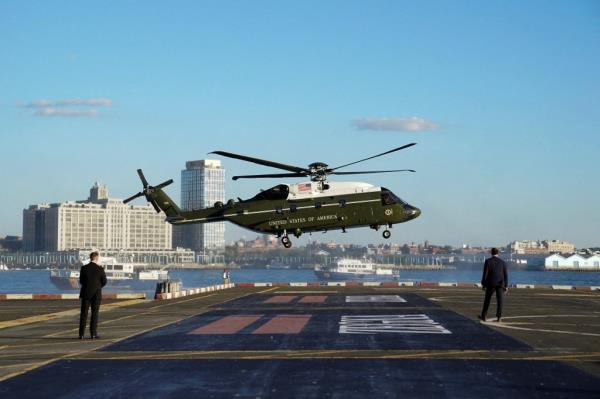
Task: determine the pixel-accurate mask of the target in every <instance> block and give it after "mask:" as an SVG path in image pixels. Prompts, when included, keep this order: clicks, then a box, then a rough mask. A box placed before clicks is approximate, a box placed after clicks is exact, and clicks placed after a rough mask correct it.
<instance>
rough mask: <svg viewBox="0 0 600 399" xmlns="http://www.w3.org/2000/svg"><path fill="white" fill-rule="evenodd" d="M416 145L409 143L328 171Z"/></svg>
mask: <svg viewBox="0 0 600 399" xmlns="http://www.w3.org/2000/svg"><path fill="white" fill-rule="evenodd" d="M416 144H417V143H410V144H406V145H403V146H401V147H398V148H394V149H393V150H389V151H386V152H382V153H381V154H377V155H373V156H372V157H369V158H365V159H361V160H360V161H356V162H351V163H347V164H346V165H342V166H338V167H335V168H333V169H329V171H334V170H336V169H340V168H345V167H346V166H350V165H354V164H356V163H359V162H364V161H368V160H369V159H373V158H377V157H380V156H382V155H387V154H391V153H392V152H396V151H400V150H403V149H405V148H408V147H412V146H413V145H416Z"/></svg>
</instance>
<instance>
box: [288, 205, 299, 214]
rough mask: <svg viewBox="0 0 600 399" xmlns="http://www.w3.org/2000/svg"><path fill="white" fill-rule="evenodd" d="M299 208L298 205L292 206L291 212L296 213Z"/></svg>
mask: <svg viewBox="0 0 600 399" xmlns="http://www.w3.org/2000/svg"><path fill="white" fill-rule="evenodd" d="M297 210H298V207H297V206H296V205H290V212H296V211H297Z"/></svg>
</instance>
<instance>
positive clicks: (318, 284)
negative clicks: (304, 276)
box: [306, 281, 321, 287]
mask: <svg viewBox="0 0 600 399" xmlns="http://www.w3.org/2000/svg"><path fill="white" fill-rule="evenodd" d="M306 285H307V286H309V287H318V286H320V285H321V283H320V282H318V281H316V282H315V281H309V282H308V283H306Z"/></svg>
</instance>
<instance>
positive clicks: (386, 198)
mask: <svg viewBox="0 0 600 399" xmlns="http://www.w3.org/2000/svg"><path fill="white" fill-rule="evenodd" d="M381 204H382V205H394V204H402V205H405V204H406V202H404V201H402V200H401V199H400V198H398V197H397V196H396V194H394V193H393V192H391V191H390V190H388V189H387V188H385V187H381Z"/></svg>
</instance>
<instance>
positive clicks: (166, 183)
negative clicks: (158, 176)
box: [154, 179, 173, 189]
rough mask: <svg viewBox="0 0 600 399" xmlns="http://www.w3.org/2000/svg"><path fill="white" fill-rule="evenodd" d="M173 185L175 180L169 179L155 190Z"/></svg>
mask: <svg viewBox="0 0 600 399" xmlns="http://www.w3.org/2000/svg"><path fill="white" fill-rule="evenodd" d="M171 183H173V179H169V180H167V181H166V182H163V183H160V184H159V185H158V186H156V187H154V188H158V189H160V188H164V187H167V186H168V185H169V184H171Z"/></svg>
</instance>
